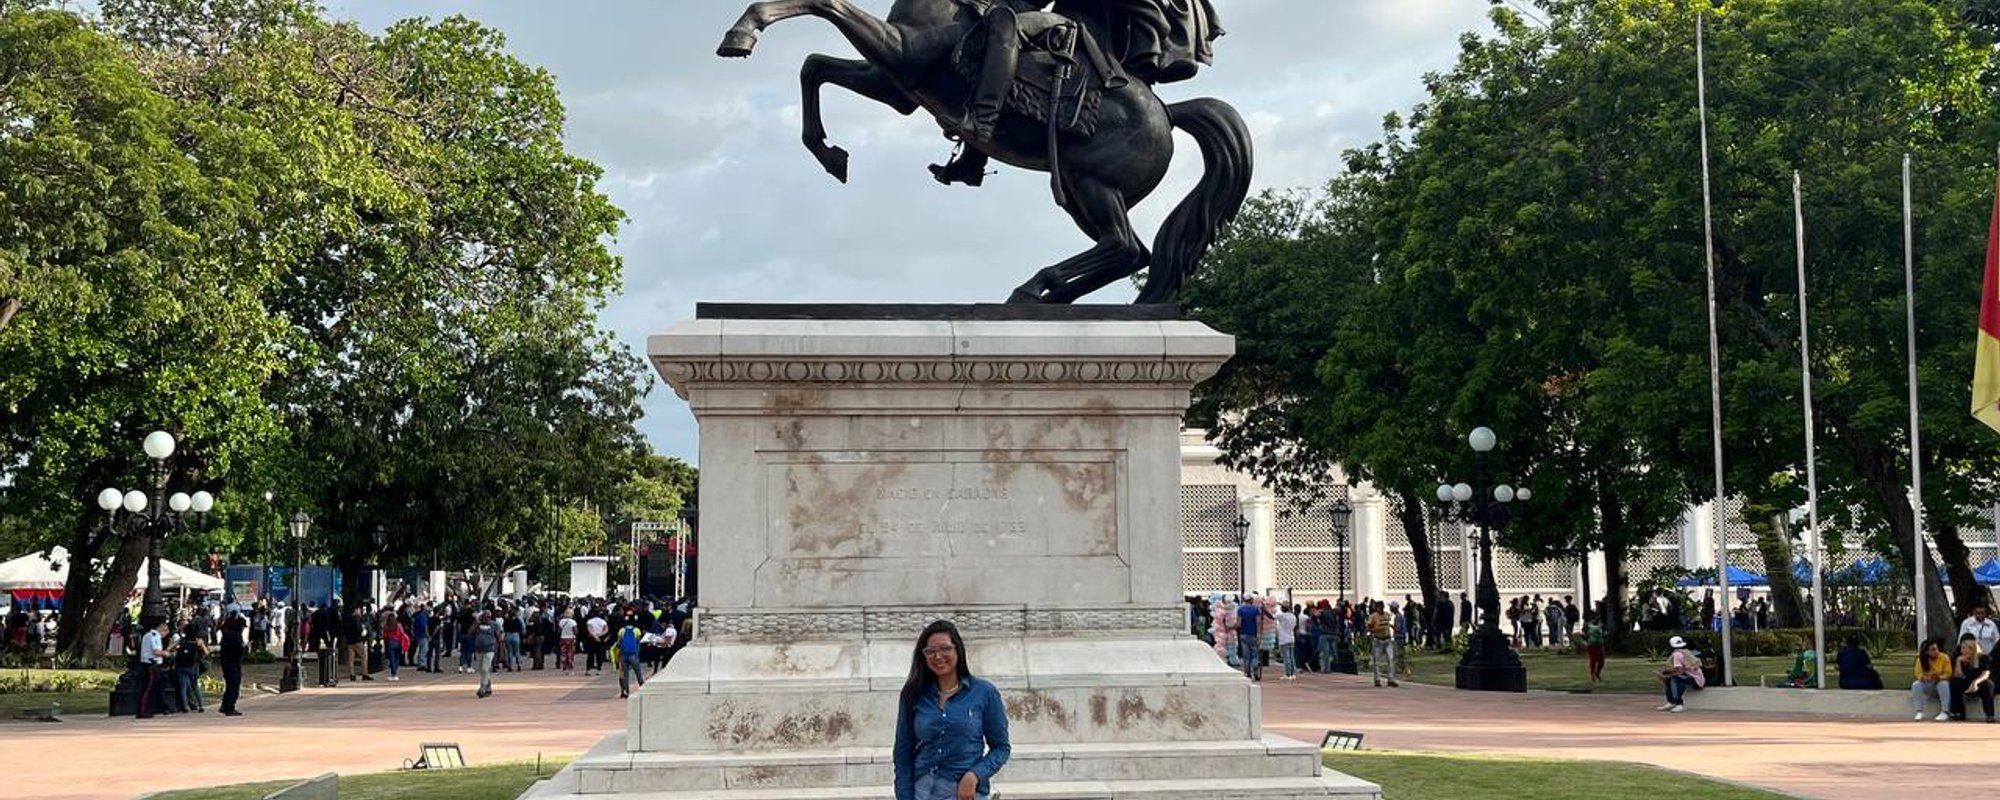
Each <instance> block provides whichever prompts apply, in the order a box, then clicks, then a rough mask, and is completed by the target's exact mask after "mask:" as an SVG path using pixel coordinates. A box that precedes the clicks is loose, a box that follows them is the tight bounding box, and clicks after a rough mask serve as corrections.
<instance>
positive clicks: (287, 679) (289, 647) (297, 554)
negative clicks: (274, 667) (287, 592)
mask: <svg viewBox="0 0 2000 800" xmlns="http://www.w3.org/2000/svg"><path fill="white" fill-rule="evenodd" d="M287 527H289V528H290V529H291V533H292V613H291V615H290V616H291V625H290V626H289V627H290V628H291V630H289V631H286V632H285V651H286V654H287V656H289V661H288V662H287V663H286V665H285V674H284V677H282V678H279V679H278V691H279V692H296V691H298V690H299V644H300V642H299V623H300V622H302V621H303V620H300V619H299V615H300V614H301V613H302V612H301V611H300V606H299V594H300V593H301V592H303V591H304V590H305V560H306V532H307V531H308V530H311V529H312V517H309V516H306V512H304V511H300V512H298V513H296V514H293V515H292V521H291V523H290V524H289V525H288V526H287Z"/></svg>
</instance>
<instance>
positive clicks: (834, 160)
mask: <svg viewBox="0 0 2000 800" xmlns="http://www.w3.org/2000/svg"><path fill="white" fill-rule="evenodd" d="M813 155H814V156H816V157H818V158H819V165H820V166H822V167H825V168H826V174H828V175H832V176H833V179H834V180H837V181H840V182H841V183H846V182H847V151H846V150H843V149H841V148H840V147H838V146H834V147H826V148H821V149H818V150H814V151H813Z"/></svg>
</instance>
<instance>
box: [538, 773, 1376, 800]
mask: <svg viewBox="0 0 2000 800" xmlns="http://www.w3.org/2000/svg"><path fill="white" fill-rule="evenodd" d="M1002 774H1003V775H1004V774H1005V773H1004V772H1003V773H1002ZM551 783H553V780H552V781H551ZM545 786H547V784H545ZM606 797H617V798H618V799H619V800H895V792H893V791H891V790H890V789H889V788H888V787H880V786H876V787H840V788H823V789H723V790H718V791H693V792H685V791H669V792H634V793H626V794H618V795H601V794H561V793H558V792H547V793H539V792H536V791H534V790H530V791H529V793H527V794H524V795H522V796H521V798H522V800H603V799H604V798H606ZM1329 798H1340V800H1382V790H1381V787H1379V786H1376V785H1375V784H1372V783H1368V782H1367V781H1363V780H1360V779H1358V778H1352V777H1349V776H1347V775H1342V774H1339V773H1333V772H1329V773H1325V774H1322V775H1319V776H1316V777H1311V778H1222V777H1212V778H1181V779H1175V780H1115V781H1026V782H1001V783H999V784H998V785H996V786H995V787H994V790H993V797H992V800H1329Z"/></svg>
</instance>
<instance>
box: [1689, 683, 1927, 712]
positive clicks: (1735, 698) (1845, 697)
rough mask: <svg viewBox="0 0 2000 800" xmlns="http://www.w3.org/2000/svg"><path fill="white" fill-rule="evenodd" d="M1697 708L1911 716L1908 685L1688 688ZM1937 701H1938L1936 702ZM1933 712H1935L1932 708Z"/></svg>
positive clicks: (1693, 707)
mask: <svg viewBox="0 0 2000 800" xmlns="http://www.w3.org/2000/svg"><path fill="white" fill-rule="evenodd" d="M1684 702H1686V704H1687V706H1688V708H1689V709H1690V710H1695V711H1752V712H1761V713H1767V714H1821V715H1826V716H1845V717H1881V718H1884V719H1888V718H1892V717H1893V718H1900V719H1909V717H1910V713H1911V712H1910V692H1909V690H1908V689H1879V690H1871V689H1785V688H1773V689H1762V688H1756V689H1753V688H1750V687H1746V686H1737V687H1722V686H1712V687H1709V688H1707V689H1703V690H1701V691H1699V692H1688V693H1687V695H1686V698H1685V701H1684ZM1933 705H1935V701H1934V702H1933ZM1932 713H1936V712H1935V711H1933V712H1932Z"/></svg>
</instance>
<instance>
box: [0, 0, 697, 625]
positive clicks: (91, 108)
mask: <svg viewBox="0 0 2000 800" xmlns="http://www.w3.org/2000/svg"><path fill="white" fill-rule="evenodd" d="M12 5H14V6H18V5H21V4H12ZM563 124H564V113H563V107H562V103H561V100H560V98H559V97H558V95H557V93H556V89H555V81H554V78H553V77H552V76H551V75H550V74H549V73H548V72H547V71H545V70H542V69H539V68H536V67H533V66H530V65H527V64H524V63H522V62H520V61H519V60H518V59H516V58H514V57H513V56H512V55H510V54H509V53H508V52H507V50H506V42H505V40H504V38H503V37H502V36H501V35H500V34H499V33H498V32H497V31H494V30H492V29H490V28H486V27H484V26H482V25H480V24H478V23H476V22H473V21H471V20H469V19H466V18H463V17H448V18H445V19H441V20H429V19H413V20H407V21H404V22H401V23H398V24H396V25H394V26H391V27H390V28H389V29H388V30H386V31H384V32H382V33H380V34H375V33H370V32H367V31H364V30H362V29H361V28H359V27H358V26H356V25H354V24H352V23H348V22H342V21H338V20H333V19H329V18H328V17H327V16H326V15H325V14H324V13H323V11H322V10H321V9H320V8H318V7H317V6H315V5H313V4H311V3H308V2H301V1H300V0H169V1H161V0H143V1H142V0H105V2H102V3H100V4H99V5H98V8H97V9H96V13H95V15H94V16H92V17H89V18H85V17H81V16H79V15H76V14H74V13H70V12H66V11H60V10H49V9H33V8H16V7H0V308H5V309H6V311H5V320H6V321H4V322H0V360H3V361H4V363H5V364H6V365H7V368H6V369H5V370H0V476H4V478H5V480H0V514H3V515H5V516H7V517H9V518H12V519H17V520H26V521H27V524H26V525H25V526H24V527H25V528H26V530H27V531H28V532H27V533H26V534H21V533H19V528H16V529H14V530H15V531H16V533H15V535H17V536H23V538H26V539H29V540H30V541H29V542H27V544H30V545H33V546H45V545H50V544H58V543H61V544H66V545H68V546H69V547H70V549H71V551H72V552H73V553H77V554H79V555H80V556H81V555H83V554H89V555H96V556H100V557H101V556H108V555H111V552H109V551H107V550H106V548H107V547H110V548H113V549H115V550H116V552H117V553H118V554H119V557H118V558H117V559H116V560H115V561H114V563H113V567H112V571H111V574H110V575H109V576H107V579H106V581H105V583H104V585H103V586H101V587H93V585H92V582H91V580H92V578H91V575H90V571H89V570H73V571H72V572H73V577H72V581H71V586H70V600H71V601H72V602H75V601H78V600H79V599H81V600H83V601H86V602H87V601H88V600H89V599H90V598H92V597H107V598H113V599H117V598H122V597H123V596H124V593H125V592H126V591H129V587H130V578H131V575H132V574H133V572H134V570H136V568H137V565H136V564H135V563H133V562H134V561H136V554H137V553H143V550H144V547H143V542H142V541H141V542H138V543H137V544H136V545H135V544H134V541H133V540H134V539H135V538H136V537H131V536H122V537H121V536H118V535H116V534H115V532H111V531H108V530H107V529H106V528H105V526H104V518H103V516H102V515H101V513H100V512H97V511H95V506H94V505H93V504H92V502H91V498H93V497H94V496H95V494H96V492H97V490H98V489H100V488H103V487H104V486H118V487H120V488H135V487H136V488H150V487H149V486H146V485H145V484H146V483H147V482H148V481H147V475H146V465H145V463H144V461H145V459H144V458H143V456H142V455H141V454H140V453H139V448H138V443H139V440H140V438H141V437H142V436H143V435H144V434H145V432H146V431H149V430H152V429H155V428H159V429H165V430H169V431H172V432H174V433H175V434H176V435H177V436H178V437H179V438H180V439H181V443H182V446H181V449H180V452H179V453H177V454H176V455H175V457H174V459H173V462H172V471H171V473H170V477H169V479H168V485H169V488H170V490H171V489H183V488H184V489H188V490H192V489H193V488H197V487H198V488H206V489H209V490H210V491H213V492H215V493H216V494H218V495H219V497H220V499H219V501H218V504H217V505H218V512H217V513H216V514H214V515H213V519H211V520H208V521H207V522H208V524H207V525H205V526H197V529H196V530H194V531H192V532H191V533H189V534H187V535H185V536H182V537H179V538H178V539H177V540H174V541H170V542H169V544H168V550H169V552H170V553H179V554H181V555H183V556H187V557H193V556H196V555H198V554H202V553H208V552H224V553H234V554H237V555H239V556H241V557H243V558H245V559H260V558H263V557H265V556H268V555H271V554H272V552H271V551H273V550H275V551H276V552H278V553H286V554H289V552H290V550H289V544H288V543H284V542H283V540H282V537H280V536H277V535H275V533H276V531H277V530H278V529H279V528H278V526H280V525H282V520H283V519H284V518H285V517H287V516H289V515H290V513H291V512H292V511H294V510H304V511H308V512H310V513H311V514H312V515H313V516H314V518H315V524H314V528H313V530H314V535H313V536H312V537H311V539H310V540H309V542H308V544H309V555H311V556H313V557H317V558H328V559H332V560H333V561H334V562H335V563H337V564H340V565H341V566H343V567H346V568H349V569H354V568H358V567H360V566H362V565H364V564H376V563H381V564H391V565H394V564H413V565H415V564H422V565H426V566H428V565H438V566H457V565H470V566H476V567H479V568H482V569H494V570H498V569H504V568H507V567H511V566H521V565H526V566H531V567H534V568H538V569H540V570H542V571H543V573H544V574H551V573H553V571H554V570H555V568H556V567H557V566H558V565H559V564H561V563H562V560H563V559H564V558H566V557H567V556H570V555H574V554H575V553H577V552H583V551H591V550H594V549H597V548H601V547H602V546H603V542H604V541H605V539H606V538H607V533H608V530H609V528H610V527H611V526H612V525H613V524H614V520H615V518H616V515H617V513H618V512H617V509H618V507H619V504H620V503H622V502H625V501H626V498H627V497H628V496H629V495H632V494H634V492H633V491H632V490H630V489H628V484H630V483H631V482H632V481H637V480H655V481H658V480H659V479H660V476H661V475H663V474H669V473H671V469H669V468H663V467H661V466H660V465H659V463H658V462H659V461H660V460H661V459H660V457H658V456H655V455H652V454H650V453H649V452H647V451H646V449H645V447H644V444H643V442H642V441H641V440H640V439H639V437H638V435H637V433H636V431H635V429H634V427H633V423H634V421H635V420H636V419H637V417H638V415H639V407H638V401H639V399H640V398H641V397H642V396H643V394H644V393H645V392H646V391H647V390H648V388H649V385H650V382H649V378H648V377H647V372H646V369H645V365H644V363H643V362H642V361H641V360H640V359H638V358H637V357H635V356H634V355H633V354H632V353H631V352H630V351H629V350H628V349H627V348H626V347H624V346H623V345H622V344H620V343H619V342H617V341H616V340H615V339H614V338H612V337H611V336H610V335H609V334H608V333H607V332H605V331H603V330H601V329H600V328H599V327H598V326H597V322H596V317H597V313H598V312H599V311H600V310H601V308H602V307H603V304H604V303H605V301H606V299H607V298H608V297H609V296H610V295H611V294H612V293H614V292H616V291H617V289H618V287H619V280H620V270H621V264H620V262H619V260H618V259H617V258H616V257H615V256H614V255H612V253H611V251H610V249H609V243H610V241H611V238H612V237H613V236H614V235H615V234H616V232H617V230H618V226H619V224H620V223H621V222H622V221H623V219H624V215H623V213H622V212H621V211H619V210H618V209H617V208H616V207H614V206H613V205H612V203H611V202H610V200H609V199H608V198H607V197H605V196H604V195H603V194H602V193H601V192H600V191H599V190H598V189H597V182H598V179H599V178H600V176H601V172H600V170H599V168H598V167H597V166H596V165H594V164H592V163H590V162H589V161H586V160H584V159H582V158H579V157H577V156H575V155H572V154H570V153H569V152H568V151H567V149H566V148H565V146H564V144H563V141H562V135H563ZM682 466H683V468H684V465H682ZM681 488H682V486H681V484H671V483H670V488H669V489H667V490H665V491H667V492H669V493H671V492H672V491H679V490H680V489H681ZM266 492H269V493H270V496H271V498H272V499H271V501H269V502H266V501H265V499H264V497H265V493H266ZM659 493H660V492H658V491H655V492H651V493H648V492H646V491H638V492H637V494H639V495H643V496H645V497H646V498H647V499H646V500H644V502H645V503H647V504H649V505H648V507H649V508H650V507H653V506H661V505H672V504H673V503H675V502H677V501H678V498H677V497H675V498H673V499H661V498H660V497H657V496H655V495H658V494H659ZM279 544H285V547H284V548H282V549H279V548H278V547H277V545H279ZM93 588H99V589H101V591H97V592H93ZM92 605H93V607H94V610H97V611H100V612H103V613H97V614H93V615H92V617H91V618H90V619H89V620H88V623H89V624H86V625H82V626H65V629H66V631H69V630H76V631H77V636H78V637H79V638H76V639H71V640H66V641H65V645H66V646H67V647H69V648H70V649H71V650H72V651H73V652H82V651H83V648H82V647H80V645H79V644H78V643H79V642H81V641H84V639H83V638H82V637H92V640H95V638H96V637H101V635H102V630H103V627H102V626H103V625H104V624H108V622H109V616H108V609H100V608H95V607H97V606H104V605H106V603H104V602H100V603H95V604H92ZM85 628H87V629H89V631H90V632H88V633H85V632H83V630H81V629H85Z"/></svg>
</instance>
